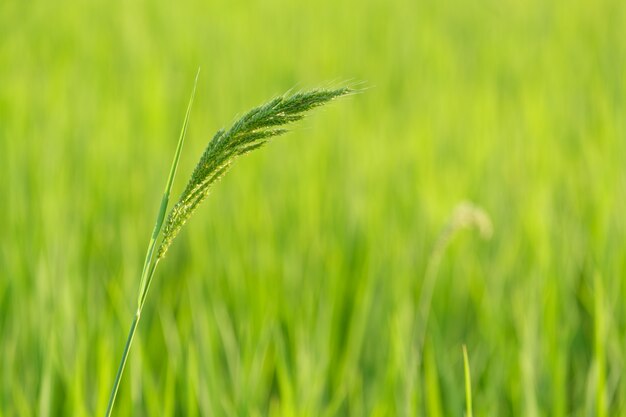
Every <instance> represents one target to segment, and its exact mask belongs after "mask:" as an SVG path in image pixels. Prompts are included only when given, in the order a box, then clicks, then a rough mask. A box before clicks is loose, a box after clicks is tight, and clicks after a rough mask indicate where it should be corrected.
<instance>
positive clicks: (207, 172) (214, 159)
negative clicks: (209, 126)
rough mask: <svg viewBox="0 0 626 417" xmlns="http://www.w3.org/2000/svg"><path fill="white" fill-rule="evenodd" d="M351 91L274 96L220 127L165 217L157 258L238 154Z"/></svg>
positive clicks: (256, 147)
mask: <svg viewBox="0 0 626 417" xmlns="http://www.w3.org/2000/svg"><path fill="white" fill-rule="evenodd" d="M351 92H353V90H351V89H349V88H339V89H334V90H312V91H306V92H299V93H295V94H292V95H283V96H281V97H276V98H275V99H273V100H271V101H270V102H268V103H266V104H264V105H262V106H259V107H256V108H254V109H252V110H250V111H249V112H248V113H246V114H245V115H244V116H243V117H241V118H240V119H239V120H238V121H237V122H235V123H234V124H233V126H232V127H231V128H230V129H229V130H227V131H224V130H219V131H218V132H217V133H216V134H215V136H214V137H213V139H212V140H211V141H210V142H209V144H208V146H207V148H206V150H205V151H204V153H203V154H202V157H201V158H200V161H199V162H198V164H197V165H196V168H195V170H194V171H193V173H192V174H191V178H190V179H189V182H188V183H187V186H186V187H185V190H184V191H183V192H182V194H181V196H180V198H179V199H178V202H177V203H176V204H175V205H174V207H173V208H172V210H171V211H170V213H169V215H168V217H167V220H166V222H165V226H164V229H163V240H162V242H161V245H160V246H159V249H158V253H157V260H159V259H162V258H163V257H164V256H165V253H166V252H167V250H168V248H169V247H170V245H171V244H172V242H173V240H174V239H175V238H176V236H177V235H178V233H179V232H180V230H181V229H182V227H183V226H184V225H185V222H187V220H188V219H189V217H191V215H192V214H193V212H194V211H195V210H196V209H197V208H198V205H199V204H200V203H201V202H202V200H204V199H205V198H206V197H207V195H208V194H209V190H210V189H211V186H212V185H213V184H214V183H215V182H216V181H218V180H219V179H220V178H221V177H222V176H223V175H224V174H225V173H226V171H228V168H230V166H231V165H232V163H233V162H234V161H235V159H236V158H237V157H239V156H241V155H244V154H246V153H248V152H250V151H253V150H255V149H258V148H260V147H261V146H263V145H264V144H265V143H267V141H268V140H269V139H270V138H272V137H274V136H279V135H282V134H284V133H286V132H287V130H286V129H284V128H282V126H286V125H288V124H290V123H293V122H296V121H298V120H300V119H302V118H303V117H304V113H305V112H307V111H309V110H311V109H313V108H315V107H318V106H321V105H323V104H326V103H327V102H329V101H331V100H333V99H335V98H337V97H340V96H344V95H347V94H350V93H351Z"/></svg>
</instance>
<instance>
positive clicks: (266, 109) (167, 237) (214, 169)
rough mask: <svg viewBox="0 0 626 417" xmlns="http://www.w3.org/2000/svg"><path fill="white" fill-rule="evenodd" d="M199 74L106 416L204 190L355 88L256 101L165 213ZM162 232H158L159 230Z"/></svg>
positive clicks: (213, 145)
mask: <svg viewBox="0 0 626 417" xmlns="http://www.w3.org/2000/svg"><path fill="white" fill-rule="evenodd" d="M199 73H200V70H199V69H198V74H196V79H195V82H194V86H193V90H192V93H191V98H190V99H189V104H188V105H187V112H186V114H185V119H184V122H183V126H182V128H181V131H180V136H179V138H178V145H177V146H176V152H175V154H174V160H173V161H172V166H171V168H170V172H169V176H168V178H167V183H166V185H165V191H164V192H163V197H162V198H161V205H160V207H159V211H158V214H157V219H156V222H155V225H154V229H153V230H152V235H151V237H150V242H149V244H148V249H147V251H146V258H145V260H144V263H143V269H142V272H141V280H140V284H139V292H138V295H137V310H136V312H135V316H134V318H133V321H132V324H131V326H130V330H129V332H128V337H127V338H126V345H125V347H124V352H123V354H122V359H121V361H120V364H119V367H118V370H117V374H116V376H115V381H114V383H113V388H112V389H111V395H110V397H109V402H108V406H107V410H106V414H105V415H106V417H110V416H111V413H112V411H113V406H114V404H115V398H116V396H117V392H118V389H119V386H120V382H121V379H122V376H123V374H124V367H125V366H126V361H127V360H128V356H129V354H130V349H131V347H132V343H133V339H134V337H135V333H136V332H137V327H138V324H139V320H140V319H141V312H142V310H143V306H144V304H145V302H146V297H147V295H148V290H149V289H150V284H151V283H152V279H153V277H154V272H155V271H156V268H157V265H158V264H159V261H160V260H161V259H163V257H164V256H165V253H166V252H167V250H168V248H169V247H170V245H171V244H172V242H173V240H174V239H175V238H176V236H177V235H178V233H179V232H180V230H181V229H182V227H183V226H184V224H185V223H186V222H187V220H188V219H189V217H190V216H191V215H192V214H193V212H194V211H195V210H196V209H197V207H198V206H199V204H200V203H201V202H202V201H203V200H204V199H205V198H206V197H207V196H208V193H209V190H210V189H211V186H212V185H213V184H214V183H216V182H217V181H218V180H219V179H220V178H221V177H222V176H223V175H224V174H225V173H226V171H227V170H228V168H230V166H231V165H232V163H233V162H234V160H235V159H237V158H238V157H240V156H242V155H245V154H247V153H249V152H251V151H253V150H255V149H258V148H260V147H261V146H263V145H264V144H265V143H266V142H267V141H268V140H269V139H270V138H272V137H274V136H280V135H282V134H284V133H286V132H287V130H286V129H284V128H282V127H283V126H285V125H288V124H290V123H293V122H296V121H298V120H301V119H302V118H303V117H304V113H305V112H307V111H308V110H311V109H313V108H315V107H319V106H321V105H323V104H326V103H327V102H329V101H331V100H333V99H335V98H337V97H340V96H344V95H347V94H350V93H352V92H353V90H351V89H349V88H339V89H334V90H325V89H318V90H312V91H308V92H297V93H294V94H291V95H284V96H280V97H276V98H274V99H273V100H271V101H269V102H268V103H266V104H264V105H262V106H259V107H256V108H254V109H252V110H251V111H249V112H248V113H246V114H245V115H244V116H242V117H241V118H240V119H239V120H238V121H237V122H235V123H234V124H233V126H232V127H231V128H230V129H229V130H227V131H225V130H219V131H218V132H217V134H216V135H215V136H214V137H213V139H212V140H211V141H210V142H209V144H208V146H207V148H206V150H205V151H204V153H203V154H202V157H201V158H200V161H199V162H198V164H197V166H196V169H195V170H194V171H193V173H192V175H191V178H190V180H189V181H188V183H187V186H186V187H185V190H184V191H183V193H182V195H181V196H180V198H179V200H178V202H177V203H176V204H175V205H174V206H173V208H172V209H171V210H170V212H169V214H168V215H167V218H166V213H167V209H168V204H169V199H170V194H171V190H172V185H173V183H174V177H175V176H176V171H177V169H178V162H179V160H180V155H181V151H182V147H183V143H184V139H185V135H186V133H187V126H188V124H189V115H190V113H191V107H192V104H193V100H194V96H195V92H196V85H197V83H198V75H199ZM161 232H162V233H161ZM160 235H161V244H160V245H159V247H158V250H157V251H156V252H157V253H156V256H155V249H156V247H157V246H156V245H157V241H158V240H159V236H160Z"/></svg>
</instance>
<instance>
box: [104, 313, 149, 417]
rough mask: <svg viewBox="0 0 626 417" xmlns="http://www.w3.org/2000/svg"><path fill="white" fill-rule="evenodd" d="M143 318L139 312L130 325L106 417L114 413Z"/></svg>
mask: <svg viewBox="0 0 626 417" xmlns="http://www.w3.org/2000/svg"><path fill="white" fill-rule="evenodd" d="M140 318H141V311H139V310H137V313H136V314H135V318H134V319H133V323H132V324H131V325H130V331H129V332H128V337H127V338H126V346H125V347H124V354H123V355H122V361H121V362H120V366H119V368H118V370H117V375H115V382H114V383H113V389H112V390H111V396H110V397H109V405H108V406H107V411H106V414H105V416H106V417H110V416H111V412H112V411H113V404H115V397H117V390H118V389H119V387H120V381H121V380H122V374H123V373H124V367H125V366H126V360H127V359H128V353H129V352H130V346H131V345H132V343H133V338H134V337H135V332H136V331H137V324H138V323H139V319H140Z"/></svg>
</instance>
